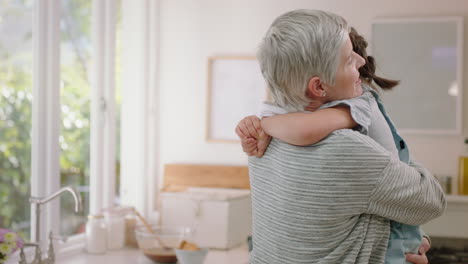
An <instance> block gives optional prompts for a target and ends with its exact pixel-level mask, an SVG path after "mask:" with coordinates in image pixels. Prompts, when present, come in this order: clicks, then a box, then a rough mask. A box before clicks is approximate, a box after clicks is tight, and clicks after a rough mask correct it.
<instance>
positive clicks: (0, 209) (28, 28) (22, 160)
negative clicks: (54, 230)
mask: <svg viewBox="0 0 468 264" xmlns="http://www.w3.org/2000/svg"><path fill="white" fill-rule="evenodd" d="M32 19H33V0H24V1H0V204H1V205H2V206H0V226H1V227H8V228H11V229H13V230H15V231H17V232H19V233H20V234H21V235H22V236H23V237H26V238H29V230H30V229H29V226H30V209H29V202H28V198H29V196H30V175H31V109H32V108H31V107H32V99H33V98H32V88H31V82H32V37H31V33H32Z"/></svg>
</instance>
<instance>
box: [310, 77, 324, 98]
mask: <svg viewBox="0 0 468 264" xmlns="http://www.w3.org/2000/svg"><path fill="white" fill-rule="evenodd" d="M306 94H307V96H308V97H309V98H310V99H312V100H320V99H323V97H325V96H326V93H325V89H324V87H323V85H322V81H321V80H320V78H319V77H312V78H310V80H309V83H308V85H307V92H306Z"/></svg>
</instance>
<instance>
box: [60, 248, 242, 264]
mask: <svg viewBox="0 0 468 264" xmlns="http://www.w3.org/2000/svg"><path fill="white" fill-rule="evenodd" d="M248 255H249V254H248V248H247V244H244V245H241V246H239V247H236V248H232V249H230V250H214V249H210V251H209V252H208V255H207V257H206V259H205V262H204V264H220V263H223V264H247V263H248V262H249V256H248ZM55 263H57V264H88V263H93V264H101V263H102V264H108V263H112V264H127V263H132V264H155V262H152V261H151V260H149V259H148V258H146V257H145V256H144V255H143V253H141V252H140V250H139V249H130V248H125V249H122V250H113V251H108V252H107V253H106V254H103V255H91V254H87V253H81V254H78V255H73V256H69V257H66V258H58V259H57V261H56V262H55Z"/></svg>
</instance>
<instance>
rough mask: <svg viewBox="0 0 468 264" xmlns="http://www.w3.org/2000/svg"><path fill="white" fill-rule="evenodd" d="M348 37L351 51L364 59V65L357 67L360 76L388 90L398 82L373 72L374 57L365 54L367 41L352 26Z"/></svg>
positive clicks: (374, 65) (374, 66)
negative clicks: (351, 45)
mask: <svg viewBox="0 0 468 264" xmlns="http://www.w3.org/2000/svg"><path fill="white" fill-rule="evenodd" d="M349 38H350V39H351V43H353V51H354V52H356V53H357V54H359V55H360V56H361V57H363V58H364V60H365V61H366V63H365V64H364V66H362V67H361V68H359V74H360V75H361V78H363V79H364V80H365V81H367V82H368V83H370V84H372V81H374V82H375V83H376V84H377V85H378V86H379V87H380V88H382V89H383V90H390V89H392V88H393V87H395V86H397V85H398V84H399V83H400V81H397V80H390V79H385V78H382V77H380V76H377V75H376V74H375V68H376V64H375V59H374V57H372V56H367V51H366V48H367V41H366V40H365V39H364V37H363V36H361V35H359V34H358V33H357V31H356V29H354V28H353V27H351V31H350V32H349ZM371 86H372V85H371Z"/></svg>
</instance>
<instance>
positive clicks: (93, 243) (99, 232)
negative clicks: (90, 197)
mask: <svg viewBox="0 0 468 264" xmlns="http://www.w3.org/2000/svg"><path fill="white" fill-rule="evenodd" d="M106 249H107V228H106V223H105V221H104V216H103V215H101V214H96V215H88V222H87V223H86V251H87V252H88V253H91V254H104V253H106Z"/></svg>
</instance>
